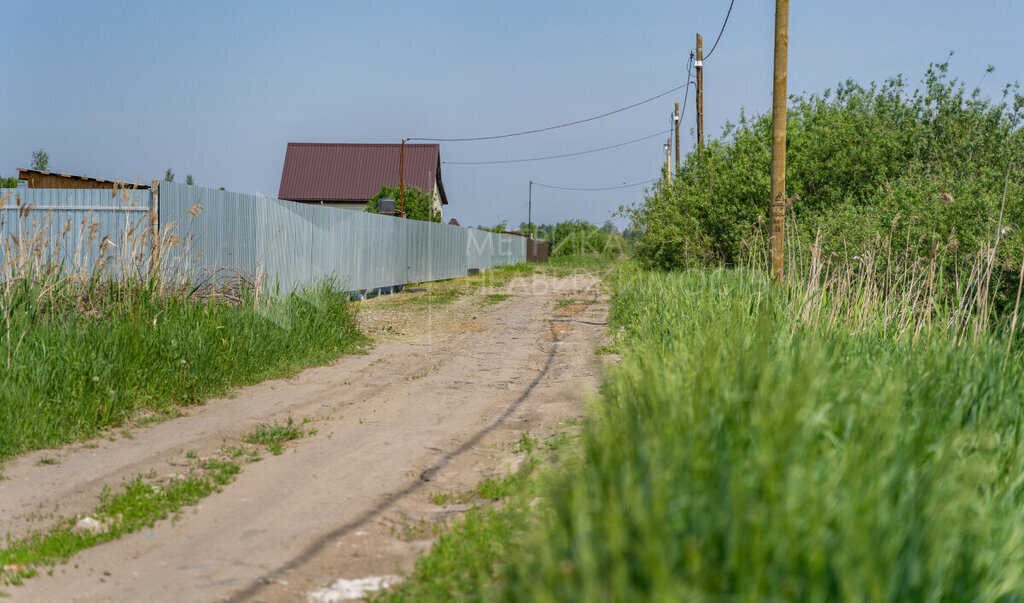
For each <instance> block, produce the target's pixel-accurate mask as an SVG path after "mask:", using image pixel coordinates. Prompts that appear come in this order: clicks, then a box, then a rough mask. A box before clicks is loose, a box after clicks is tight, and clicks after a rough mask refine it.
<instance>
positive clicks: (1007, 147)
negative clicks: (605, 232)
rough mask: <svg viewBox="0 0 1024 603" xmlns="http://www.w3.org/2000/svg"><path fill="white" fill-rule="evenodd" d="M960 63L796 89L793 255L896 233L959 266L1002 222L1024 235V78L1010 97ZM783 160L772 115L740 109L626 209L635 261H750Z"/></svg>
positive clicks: (911, 248) (910, 247) (1005, 253)
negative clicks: (984, 89)
mask: <svg viewBox="0 0 1024 603" xmlns="http://www.w3.org/2000/svg"><path fill="white" fill-rule="evenodd" d="M948 68H949V65H948V63H941V64H933V65H931V66H930V67H929V69H928V70H927V72H926V73H925V76H924V79H923V81H922V85H921V87H920V88H918V89H915V90H910V88H909V87H908V85H907V82H906V80H904V79H903V77H901V76H897V77H894V78H891V79H889V80H887V81H886V82H885V83H883V84H882V85H880V86H879V85H876V84H874V83H872V84H871V85H870V86H868V87H865V86H862V85H859V84H857V83H855V82H852V81H847V82H845V83H842V84H840V85H839V86H838V87H837V88H836V89H835V90H834V91H833V90H825V91H824V92H823V93H821V94H810V95H804V96H793V97H791V98H790V105H789V106H790V108H789V117H788V127H787V139H788V145H787V170H786V185H787V194H788V195H789V196H790V197H791V206H790V210H789V211H787V219H788V220H789V227H790V229H792V230H793V235H792V236H793V237H795V239H794V238H790V239H789V241H790V244H788V245H787V253H788V254H789V253H792V254H801V253H802V254H805V255H806V254H808V253H809V252H810V250H811V248H812V245H814V244H817V245H819V247H821V248H822V249H821V252H822V253H824V254H825V255H826V256H827V255H830V254H833V253H834V254H839V255H846V256H847V257H850V256H853V255H856V254H857V253H858V252H859V251H860V250H861V249H863V248H864V247H865V246H867V245H870V244H871V243H872V242H874V241H877V240H878V239H880V238H889V239H891V240H892V241H900V242H901V245H900V246H899V247H901V248H902V249H903V251H904V252H906V253H916V254H921V255H929V254H934V253H935V250H936V248H937V247H939V246H943V247H945V248H947V249H949V250H950V252H951V255H953V256H955V257H956V258H957V260H956V261H954V262H952V263H951V264H950V265H949V267H948V269H949V270H951V271H955V270H957V269H958V268H960V267H962V266H963V265H965V263H969V262H970V261H971V254H973V253H975V252H976V251H977V250H978V249H979V248H980V247H981V246H982V244H983V243H986V242H988V241H990V240H992V239H994V238H995V236H996V233H997V230H998V229H999V228H1000V227H1005V228H1004V229H1003V231H1002V233H1001V235H1000V236H1002V237H1009V236H1013V237H1016V236H1019V235H1017V234H1015V233H1014V232H1013V231H1015V230H1016V224H1024V184H1022V183H1021V182H1020V181H1019V180H1020V179H1019V178H1017V177H1016V175H1017V174H1018V173H1019V170H1017V168H1013V169H1009V164H1010V162H1011V161H1013V160H1014V158H1017V161H1020V158H1022V157H1024V153H1022V151H1024V133H1022V131H1021V129H1020V124H1021V123H1022V119H1024V96H1022V95H1021V94H1020V92H1019V87H1018V86H1017V85H1011V86H1007V87H1006V88H1005V89H1004V92H1003V97H1002V99H1001V100H1000V101H998V102H996V101H993V100H991V99H988V98H986V97H984V96H983V95H982V94H981V92H980V90H979V89H974V90H973V91H971V92H968V91H967V89H966V87H965V86H964V84H963V83H962V82H961V81H959V80H957V79H955V78H951V77H950V76H949V74H948ZM990 71H991V68H990ZM770 163H771V115H770V114H764V115H758V116H755V117H753V118H748V117H747V116H745V115H742V114H741V116H740V119H739V121H738V122H737V123H730V124H727V126H726V128H725V131H724V133H723V135H722V137H721V138H719V139H717V140H713V141H711V142H709V144H708V145H707V146H706V148H705V150H704V152H703V153H702V154H701V155H700V156H698V155H696V154H690V155H689V156H688V157H687V158H686V160H685V163H684V165H683V166H682V167H681V168H680V169H679V171H678V173H677V175H676V177H675V178H674V179H673V181H672V183H671V184H666V183H664V182H661V183H659V184H658V185H657V186H656V187H655V189H654V191H653V192H652V193H651V194H650V195H649V196H648V197H647V199H646V200H645V201H644V202H643V203H642V204H641V205H639V206H637V207H634V208H629V209H626V213H627V214H628V215H629V216H630V217H631V219H632V227H631V231H633V232H636V233H637V237H636V241H635V255H636V257H637V258H638V259H639V260H640V262H641V263H642V264H643V265H645V266H647V267H657V268H663V269H671V268H678V267H682V266H693V265H721V264H724V265H742V264H745V263H747V262H748V259H749V254H750V253H751V252H752V251H753V249H754V247H757V246H758V244H757V243H756V242H757V241H758V240H759V238H762V237H765V236H766V234H767V233H766V225H767V218H768V197H769V190H770ZM1004 190H1005V192H1006V194H1005V197H1004ZM1004 198H1005V206H1004ZM819 234H820V238H819ZM1008 242H1009V241H1008ZM760 246H762V247H763V240H762V241H761V243H760ZM893 247H895V245H893ZM1020 250H1021V245H1020V244H1015V245H1003V246H1002V247H1001V248H1000V249H999V251H998V253H999V258H998V261H997V262H996V264H997V266H998V267H999V268H1000V269H1002V270H1003V271H1009V270H1013V271H1014V275H1013V276H1014V278H1004V279H1003V280H1004V281H1008V280H1012V281H1013V285H1014V287H1015V286H1016V278H1015V277H1016V274H1015V269H1016V267H1018V266H1019V265H1020V255H1021V251H1020ZM793 261H797V262H799V261H802V259H801V258H796V259H794V260H793ZM1006 276H1007V277H1008V276H1009V275H1006Z"/></svg>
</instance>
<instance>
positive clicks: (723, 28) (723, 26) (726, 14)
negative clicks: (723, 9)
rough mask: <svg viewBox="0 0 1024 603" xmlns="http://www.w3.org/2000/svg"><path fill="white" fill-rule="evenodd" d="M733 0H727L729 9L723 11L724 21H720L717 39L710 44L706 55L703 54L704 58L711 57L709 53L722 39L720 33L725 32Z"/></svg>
mask: <svg viewBox="0 0 1024 603" xmlns="http://www.w3.org/2000/svg"><path fill="white" fill-rule="evenodd" d="M735 1H736V0H729V11H728V12H727V13H725V21H723V22H722V29H720V30H719V31H718V39H716V40H715V43H714V44H713V45H712V46H711V50H710V51H708V53H707V54H706V55H704V60H707V59H709V58H711V53H712V52H714V51H715V49H716V48H718V41H719V40H721V39H722V34H723V33H725V25H726V23H728V22H729V15H731V14H732V4H733V2H735Z"/></svg>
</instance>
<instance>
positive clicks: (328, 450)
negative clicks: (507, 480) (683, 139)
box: [0, 275, 606, 601]
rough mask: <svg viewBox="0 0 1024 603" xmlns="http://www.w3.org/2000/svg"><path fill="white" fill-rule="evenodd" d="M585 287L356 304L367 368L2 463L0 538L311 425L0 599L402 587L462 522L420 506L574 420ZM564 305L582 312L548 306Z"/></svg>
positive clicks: (587, 323)
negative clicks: (305, 433)
mask: <svg viewBox="0 0 1024 603" xmlns="http://www.w3.org/2000/svg"><path fill="white" fill-rule="evenodd" d="M597 285H598V281H597V279H595V278H593V277H590V276H575V277H565V278H560V279H559V278H553V277H549V276H543V275H536V276H532V277H529V278H519V279H516V280H514V281H512V282H511V283H509V284H508V285H507V287H505V289H504V291H503V292H504V293H506V294H511V296H510V297H508V298H507V299H501V297H495V296H492V297H490V298H486V297H485V295H484V294H485V293H494V292H493V291H484V292H480V293H476V294H474V295H466V296H463V297H460V298H459V299H457V300H456V301H454V302H451V303H449V304H445V305H440V306H436V307H435V306H431V305H429V304H416V303H410V304H405V305H408V306H409V307H408V308H405V307H403V305H399V304H397V303H396V302H397V301H400V299H401V297H400V296H396V297H395V298H394V299H391V300H388V299H386V298H378V299H377V300H370V301H368V302H362V303H363V304H365V307H364V308H363V309H362V310H361V312H360V317H361V323H362V324H363V325H364V327H365V328H366V329H367V330H368V331H370V333H371V335H376V336H377V337H376V338H378V339H382V340H383V342H382V343H378V344H376V345H375V346H374V347H373V348H372V349H371V350H370V351H369V353H368V354H365V355H356V356H350V357H347V358H343V359H341V360H340V361H338V362H336V363H334V364H332V365H330V366H325V367H319V368H314V369H309V370H306V371H303V372H302V373H300V374H298V375H296V376H295V377H294V378H291V379H286V380H277V381H270V382H265V383H262V384H259V385H256V386H252V387H247V388H242V389H240V390H238V391H237V392H235V394H234V395H232V396H230V397H229V398H225V399H216V400H212V401H210V402H208V403H207V404H205V405H204V406H202V407H198V408H195V409H192V410H190V411H188V412H187V413H186V415H185V416H183V417H181V418H177V419H173V420H169V421H165V422H162V423H158V424H155V425H151V426H148V427H143V428H137V429H134V430H132V432H131V433H130V434H126V436H127V437H125V436H122V437H119V438H117V439H115V440H114V441H109V440H97V441H95V442H91V443H86V444H84V445H76V446H73V447H68V448H66V449H63V450H60V451H56V452H55V451H42V452H38V453H34V454H30V455H27V456H25V457H23V458H20V459H18V460H17V461H15V462H13V463H11V464H9V465H8V466H7V467H5V469H4V473H5V475H6V476H7V477H8V478H9V479H8V480H6V481H4V482H2V483H0V517H2V518H3V526H2V527H0V533H2V532H10V533H12V534H14V535H18V534H23V533H25V532H26V531H27V530H29V529H32V528H40V527H43V526H45V525H48V522H52V521H53V519H52V516H51V515H49V514H51V513H54V512H55V513H56V514H57V515H60V516H65V517H67V516H72V515H76V514H79V513H85V512H87V511H88V510H89V509H91V508H93V507H94V506H95V505H96V503H97V500H98V495H99V493H100V492H101V491H102V488H103V487H104V486H105V485H108V486H110V487H112V488H115V489H116V487H117V486H118V485H119V484H120V482H121V480H122V479H123V478H126V477H130V476H134V475H138V474H144V473H149V472H151V471H153V472H156V474H158V475H165V474H166V475H171V474H174V473H176V472H177V471H180V468H178V467H177V466H176V464H177V463H179V462H180V461H182V460H183V458H184V457H185V455H186V454H187V451H191V450H195V451H197V452H198V454H199V455H201V456H202V455H212V454H214V453H215V452H216V451H217V450H218V449H219V448H220V447H221V446H222V445H223V444H224V443H225V442H226V443H228V444H232V443H237V442H238V441H239V440H240V438H241V437H242V436H243V435H244V434H246V433H249V432H251V431H252V429H253V428H254V427H255V426H256V425H258V424H259V423H265V422H268V421H274V420H277V421H283V420H284V419H285V418H286V417H288V416H291V417H295V418H297V419H298V418H311V419H313V421H312V423H310V424H309V426H311V427H313V428H315V429H316V434H315V435H313V436H311V437H307V438H304V439H302V440H298V441H296V442H293V443H292V444H291V445H290V446H289V448H288V449H287V450H286V451H285V453H284V454H282V455H280V456H270V455H268V456H267V457H266V458H265V459H264V460H262V461H260V462H257V463H251V464H247V465H245V468H244V472H243V473H242V474H241V475H240V476H239V478H238V479H237V480H236V481H235V482H233V483H231V484H229V485H228V486H226V487H225V488H224V489H223V491H222V492H219V493H216V494H213V495H212V496H210V497H209V498H206V499H204V500H203V501H202V502H201V503H200V504H199V505H198V506H197V507H193V508H191V509H189V510H187V511H185V513H184V514H183V515H182V516H181V517H180V518H179V519H178V520H177V521H176V522H171V521H163V522H160V523H158V524H157V525H156V526H154V527H153V528H152V529H147V530H143V531H140V532H137V533H135V534H131V535H129V536H126V537H123V538H121V539H119V540H116V541H113V542H109V543H106V544H103V545H100V546H97V547H95V548H92V549H89V550H86V551H83V552H81V553H79V554H78V555H75V556H74V557H73V558H72V559H71V560H70V561H69V562H68V563H67V564H64V565H59V566H57V567H56V568H55V569H54V571H53V574H52V575H49V576H47V575H40V576H38V577H35V578H32V579H30V580H28V581H26V583H25V584H23V585H21V586H13V587H5V590H6V591H8V592H9V593H10V594H11V595H12V596H13V597H14V599H15V600H26V601H35V600H38V601H96V600H100V601H103V600H117V601H127V600H149V601H183V600H188V601H218V600H231V599H233V600H259V601H278V600H280V601H293V600H305V599H306V598H307V596H308V593H310V592H312V591H315V590H317V589H320V588H323V587H324V586H326V585H327V584H329V583H330V582H332V581H333V580H335V579H337V578H363V577H367V576H379V575H385V574H402V573H404V572H407V571H409V570H410V569H411V568H412V566H413V564H414V563H415V559H416V558H417V556H418V555H419V554H420V553H421V552H422V551H423V550H424V549H426V548H428V547H429V545H430V542H431V540H430V539H431V537H432V536H433V533H434V530H433V526H435V525H438V523H439V522H444V521H446V520H447V519H450V518H451V517H453V516H454V515H456V514H457V513H458V512H460V511H463V510H464V509H465V506H458V505H449V506H438V505H436V504H434V503H433V502H432V501H431V497H430V494H432V493H437V492H455V491H463V490H467V489H471V488H472V487H473V486H475V485H476V484H477V483H478V482H479V481H480V480H481V479H483V478H484V477H486V476H489V475H494V474H504V473H506V472H508V471H510V470H514V468H515V467H516V466H517V464H518V462H519V461H520V460H521V456H522V454H521V453H517V452H516V450H517V447H516V446H515V443H516V442H518V441H519V440H520V439H521V437H522V434H523V433H524V432H527V431H529V432H531V433H533V434H538V435H539V436H540V437H543V436H544V434H545V433H548V431H549V430H550V429H552V428H553V427H556V426H557V425H559V424H564V422H565V421H567V420H569V419H573V418H578V417H579V416H581V415H582V413H583V401H584V398H585V396H586V395H587V392H588V391H593V390H594V389H596V386H597V384H598V376H599V371H600V361H599V357H597V356H596V355H595V354H594V348H595V347H596V346H597V345H599V343H600V342H601V340H602V338H603V337H604V329H605V327H604V323H605V316H606V308H605V305H604V303H603V300H602V298H601V297H600V294H599V292H598V286H597ZM403 295H408V294H403ZM569 298H572V299H578V300H586V302H587V303H574V304H570V305H567V306H566V305H565V302H563V303H562V304H561V306H562V307H560V308H556V307H555V306H556V302H557V301H558V300H565V299H569ZM497 300H500V301H497ZM487 302H492V303H490V304H488V303H487ZM495 302H496V303H495ZM43 458H54V459H55V460H56V464H40V463H39V461H40V460H41V459H43Z"/></svg>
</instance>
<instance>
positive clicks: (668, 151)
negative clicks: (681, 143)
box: [665, 136, 672, 184]
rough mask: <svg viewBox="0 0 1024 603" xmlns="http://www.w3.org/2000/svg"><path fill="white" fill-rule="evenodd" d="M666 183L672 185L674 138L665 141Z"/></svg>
mask: <svg viewBox="0 0 1024 603" xmlns="http://www.w3.org/2000/svg"><path fill="white" fill-rule="evenodd" d="M665 182H667V183H669V184H672V137H671V136H669V137H668V140H666V141H665Z"/></svg>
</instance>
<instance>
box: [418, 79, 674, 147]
mask: <svg viewBox="0 0 1024 603" xmlns="http://www.w3.org/2000/svg"><path fill="white" fill-rule="evenodd" d="M688 85H689V82H687V83H685V84H681V85H679V86H676V87H675V88H672V89H671V90H666V91H664V92H662V93H661V94H657V95H655V96H652V97H650V98H647V99H644V100H642V101H639V102H635V103H633V104H632V105H627V106H625V107H620V108H618V109H615V110H614V111H608V112H607V113H602V114H600V115H595V116H593V117H588V118H586V119H578V120H576V121H570V122H567V123H564V124H557V125H554V126H547V127H545V128H536V129H534V130H522V131H519V132H510V133H508V134H496V135H494V136H473V137H468V138H406V139H405V140H407V141H410V140H418V141H422V142H474V141H477V140H497V139H499V138H511V137H513V136H525V135H526V134H538V133H540V132H550V131H551V130H557V129H559V128H567V127H569V126H575V125H578V124H583V123H587V122H590V121H594V120H597V119H601V118H604V117H608V116H609V115H615V114H616V113H622V112H623V111H627V110H629V109H632V108H634V107H639V106H640V105H644V104H647V103H649V102H651V101H654V100H657V99H659V98H661V97H663V96H667V95H669V94H672V93H673V92H675V91H677V90H680V89H682V88H684V87H686V86H688Z"/></svg>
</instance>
